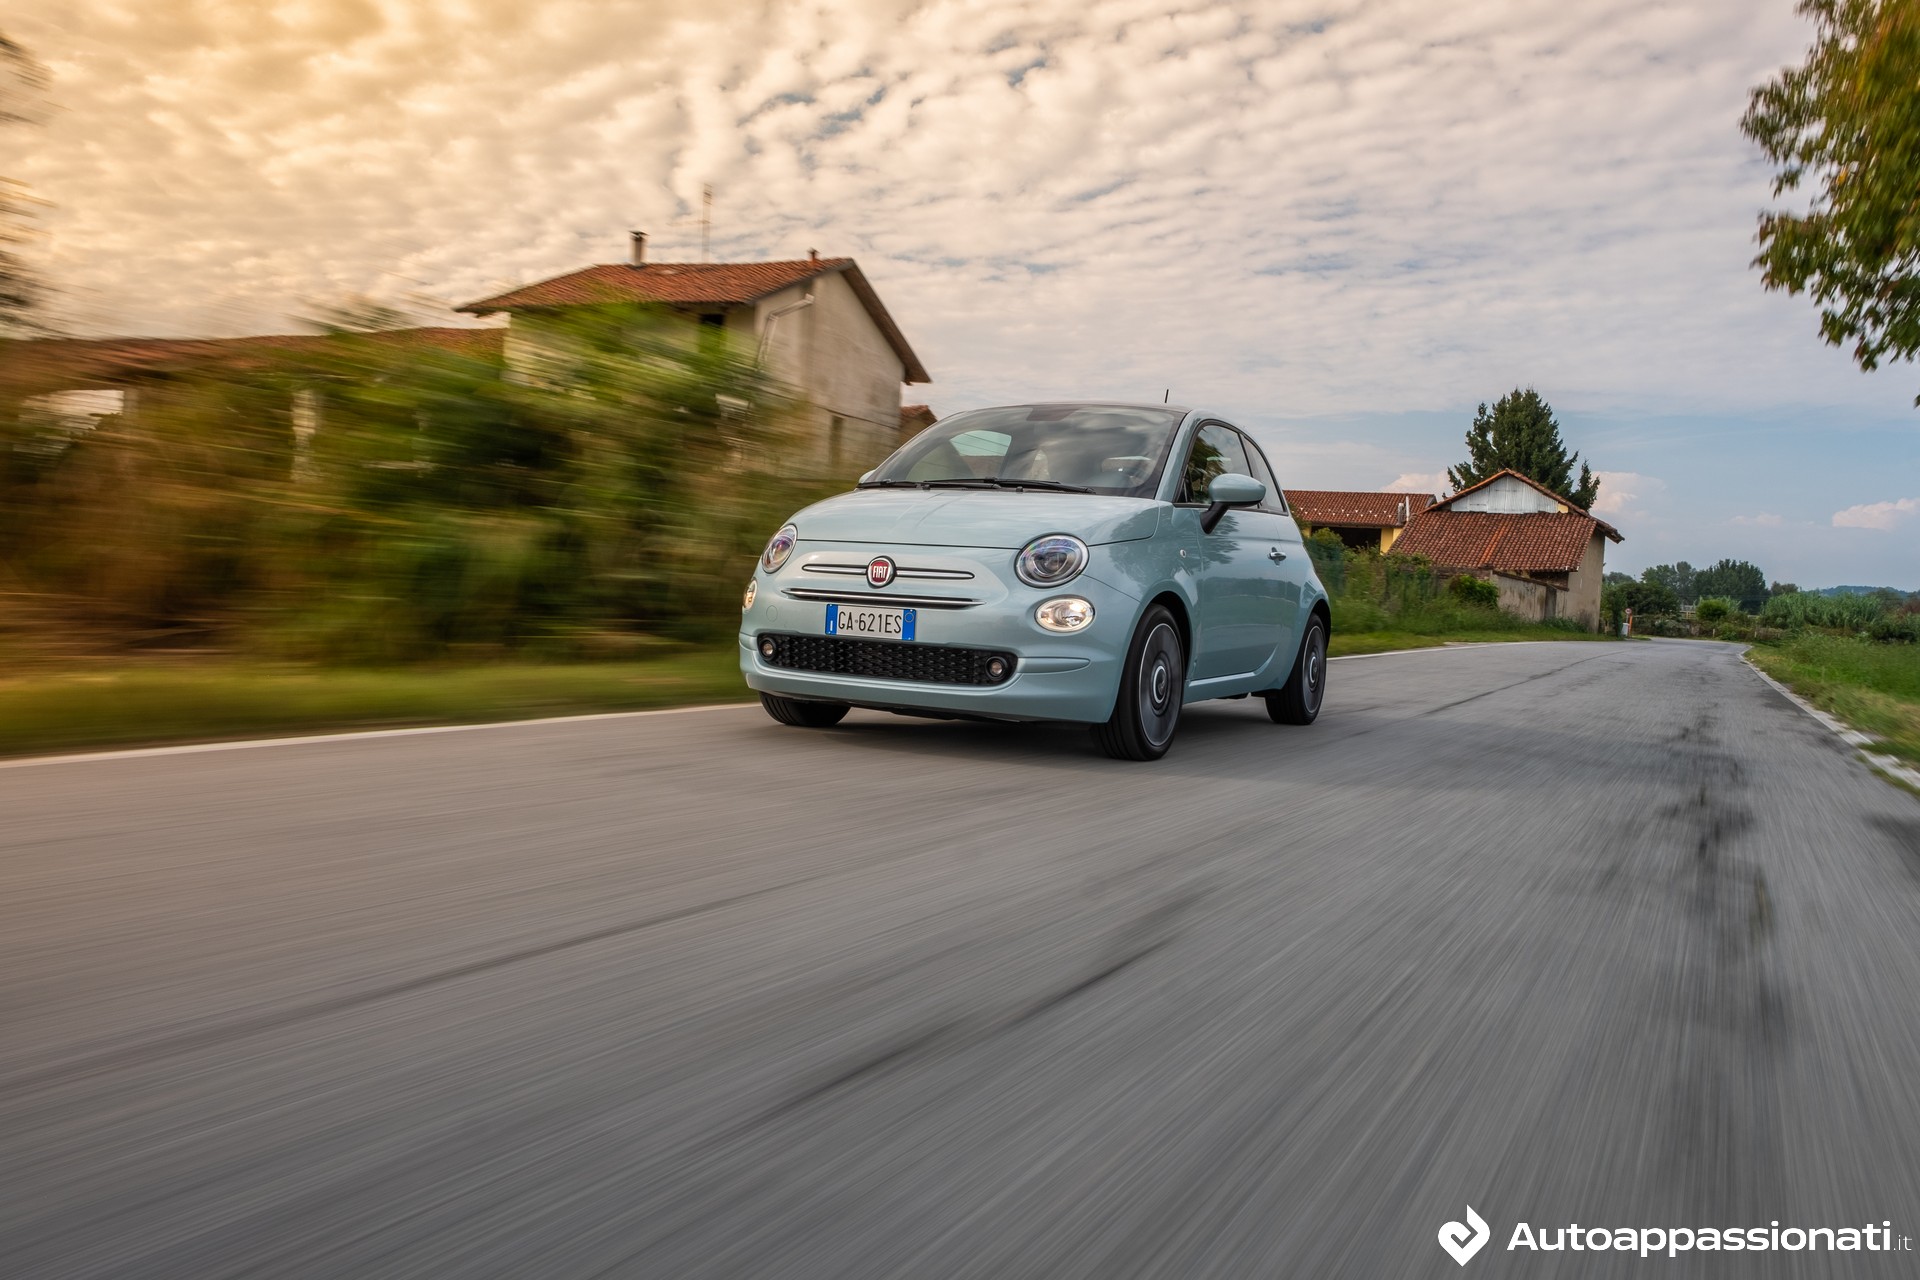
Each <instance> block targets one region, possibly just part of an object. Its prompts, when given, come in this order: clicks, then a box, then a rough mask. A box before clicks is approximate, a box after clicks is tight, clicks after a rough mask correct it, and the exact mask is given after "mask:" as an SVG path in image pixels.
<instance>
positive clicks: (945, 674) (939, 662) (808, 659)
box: [759, 635, 1014, 684]
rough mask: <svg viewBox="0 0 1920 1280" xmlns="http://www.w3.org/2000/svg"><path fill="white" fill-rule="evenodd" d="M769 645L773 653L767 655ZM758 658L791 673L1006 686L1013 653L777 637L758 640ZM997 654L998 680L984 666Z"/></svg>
mask: <svg viewBox="0 0 1920 1280" xmlns="http://www.w3.org/2000/svg"><path fill="white" fill-rule="evenodd" d="M769 645H771V646H772V647H773V652H772V653H768V652H767V647H768V646H769ZM759 646H760V660H761V661H762V662H765V663H766V664H767V665H768V666H770V667H785V668H787V669H788V670H789V671H820V672H825V673H828V674H831V675H840V676H867V677H870V678H872V679H875V680H911V681H915V682H918V683H920V684H1005V683H1006V682H1007V681H1008V680H1009V679H1011V678H1012V676H1013V668H1014V657H1013V655H1012V654H1010V653H1002V652H998V651H996V650H993V649H960V648H955V647H953V646H951V645H940V644H911V643H898V642H895V641H890V640H848V639H844V638H842V637H840V636H781V635H763V636H761V637H760V638H759ZM995 658H998V659H999V660H1000V662H1001V663H1002V664H1004V666H1003V669H1002V671H1001V673H1000V676H999V678H998V679H995V678H994V677H993V676H992V675H991V674H990V673H989V672H988V670H987V665H988V664H989V663H990V662H992V661H993V660H994V659H995Z"/></svg>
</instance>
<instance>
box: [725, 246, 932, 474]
mask: <svg viewBox="0 0 1920 1280" xmlns="http://www.w3.org/2000/svg"><path fill="white" fill-rule="evenodd" d="M809 287H810V288H811V289H812V290H813V296H814V302H813V305H812V306H810V307H807V308H805V309H803V310H800V311H794V312H789V313H788V314H787V315H785V316H782V317H781V318H780V319H779V320H778V321H777V322H776V323H775V325H774V330H773V337H772V340H771V341H770V342H769V344H768V346H767V368H768V370H769V371H770V372H772V373H773V374H774V375H775V376H776V377H778V378H780V379H781V380H783V381H785V382H788V383H790V384H791V385H793V386H794V387H795V388H797V389H798V390H799V391H800V393H801V394H802V395H803V396H805V397H806V399H807V401H808V404H809V406H810V408H809V413H810V414H811V415H812V417H813V419H814V423H813V425H814V427H815V428H816V431H815V438H816V439H818V441H819V442H820V447H819V451H818V453H817V454H816V456H815V461H816V462H818V463H819V464H820V465H821V466H822V467H824V468H826V469H827V471H828V472H829V473H830V474H833V475H836V476H844V477H845V478H847V479H851V478H852V477H854V476H857V475H859V474H860V473H861V472H862V471H865V470H867V469H868V468H869V467H871V466H873V465H874V464H875V463H876V462H878V461H880V459H882V458H884V457H886V456H887V455H888V454H889V453H891V452H893V450H894V449H895V448H896V447H897V446H898V445H899V442H900V385H901V383H902V382H903V381H904V380H905V378H906V368H905V366H903V365H902V364H901V363H900V357H899V356H898V355H896V354H895V353H894V350H893V347H892V345H891V344H890V343H888V341H887V338H886V335H885V334H883V333H881V332H880V328H879V326H878V325H876V324H874V322H873V317H872V316H871V315H869V314H868V313H867V308H866V306H865V305H864V304H863V303H862V302H861V301H860V297H859V295H858V294H856V293H855V292H854V291H853V286H851V285H849V284H848V283H847V281H846V278H845V277H844V276H843V275H842V274H841V273H839V272H837V271H836V272H832V273H830V274H827V275H823V276H816V277H815V278H814V279H812V280H810V281H807V282H805V283H803V284H799V285H795V286H794V287H792V288H790V289H783V290H782V291H781V292H779V293H776V294H774V295H772V296H771V297H767V298H763V299H761V300H760V302H759V304H758V306H757V307H756V308H755V321H754V322H755V325H756V334H757V333H758V332H761V331H764V328H765V325H766V323H767V321H768V319H769V318H770V317H772V316H773V315H774V314H775V313H776V312H778V311H779V310H780V309H781V308H782V307H787V306H791V305H792V304H794V303H796V302H798V301H800V299H801V298H802V297H804V296H805V294H806V291H807V289H808V288H809ZM757 340H758V338H757V336H756V341H757Z"/></svg>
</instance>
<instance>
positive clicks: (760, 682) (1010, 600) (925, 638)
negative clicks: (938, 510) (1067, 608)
mask: <svg viewBox="0 0 1920 1280" xmlns="http://www.w3.org/2000/svg"><path fill="white" fill-rule="evenodd" d="M792 581H793V579H791V578H790V577H789V574H788V572H785V571H783V572H782V573H780V574H775V575H771V577H769V576H768V575H766V574H764V573H762V574H761V575H760V578H759V585H758V588H757V590H756V597H755V600H754V603H753V606H752V607H751V608H750V609H748V610H747V611H746V612H745V613H744V614H743V615H742V618H741V625H740V671H741V674H742V675H744V676H745V677H746V681H747V685H748V687H749V688H752V689H754V690H756V691H758V692H761V693H775V694H781V695H784V696H786V697H792V698H813V699H820V700H824V701H830V702H846V703H851V704H853V705H854V706H860V707H873V708H878V709H881V710H889V711H893V710H900V711H931V712H937V713H941V714H946V715H956V716H969V717H978V718H981V719H988V720H1068V721H1077V722H1080V723H1086V724H1098V723H1101V722H1104V721H1105V720H1106V719H1108V717H1110V716H1111V715H1112V714H1113V700H1114V695H1115V692H1116V691H1117V690H1118V688H1119V685H1120V668H1121V664H1122V663H1123V662H1124V661H1125V658H1126V651H1127V646H1128V645H1129V644H1130V643H1131V641H1132V638H1133V627H1134V623H1135V620H1136V619H1135V615H1137V614H1138V612H1139V610H1140V603H1139V601H1138V600H1136V599H1134V598H1133V597H1132V596H1131V595H1128V594H1127V593H1125V592H1122V591H1119V590H1117V589H1115V588H1113V587H1110V586H1108V585H1107V584H1106V583H1104V582H1102V581H1100V580H1099V579H1098V578H1096V577H1094V576H1093V574H1092V572H1091V571H1089V572H1086V573H1082V574H1081V575H1080V576H1079V577H1077V578H1075V579H1074V580H1073V581H1072V582H1070V583H1068V584H1067V585H1066V586H1064V587H1060V588H1057V589H1054V590H1050V591H1041V590H1037V589H1034V588H1031V587H1027V586H1025V585H1024V584H1019V583H1005V582H1001V583H997V584H987V583H975V584H973V586H972V588H971V589H972V590H973V592H974V594H975V595H976V596H980V595H983V594H984V595H985V596H986V597H988V598H985V599H982V600H981V601H980V603H978V604H975V605H973V606H971V607H969V608H964V609H930V608H923V609H921V610H920V611H919V614H918V628H917V634H916V636H915V639H914V640H912V641H910V642H888V643H903V644H904V645H909V646H910V645H938V646H953V647H956V648H968V649H980V650H991V651H994V652H997V653H1004V654H1011V655H1013V657H1014V659H1015V662H1014V670H1013V674H1012V675H1011V676H1010V677H1008V678H1007V679H1006V680H1005V681H1004V682H1002V683H999V684H991V685H970V684H945V683H933V682H927V681H920V680H892V679H879V678H874V677H869V676H855V675H844V674H838V673H827V672H817V671H798V670H793V669H790V668H787V667H783V666H775V665H773V664H771V663H768V662H766V661H764V660H762V658H761V656H760V653H759V649H758V647H757V642H758V640H759V637H760V636H761V635H763V634H764V635H803V636H819V635H822V634H824V632H825V620H826V606H825V605H824V604H820V603H816V602H813V601H805V600H796V599H793V598H791V597H788V596H785V595H783V594H782V592H781V588H782V586H783V585H788V584H789V583H791V582H792ZM983 587H984V588H988V589H986V590H985V591H984V592H983V591H982V589H981V588H983ZM889 594H890V593H888V592H886V591H876V592H874V593H873V594H872V596H871V601H872V603H874V604H876V605H884V604H888V603H890V601H889V600H888V598H887V597H888V595H889ZM1063 595H1076V596H1080V597H1082V598H1084V599H1086V600H1089V601H1091V602H1092V603H1093V609H1094V619H1093V624H1092V625H1091V626H1089V627H1088V628H1087V629H1086V630H1085V631H1080V632H1076V633H1074V634H1072V635H1059V634H1056V633H1053V632H1050V631H1047V630H1045V629H1043V628H1042V627H1041V626H1040V624H1039V623H1037V622H1035V621H1034V620H1033V611H1034V608H1035V607H1036V606H1037V605H1039V604H1040V603H1041V602H1042V601H1045V600H1050V599H1053V598H1055V597H1057V596H1063Z"/></svg>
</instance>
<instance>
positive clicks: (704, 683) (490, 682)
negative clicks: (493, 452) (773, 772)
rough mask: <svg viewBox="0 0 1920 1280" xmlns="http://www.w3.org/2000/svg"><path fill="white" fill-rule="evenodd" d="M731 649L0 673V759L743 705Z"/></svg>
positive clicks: (745, 693) (742, 687) (735, 655)
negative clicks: (383, 665)
mask: <svg viewBox="0 0 1920 1280" xmlns="http://www.w3.org/2000/svg"><path fill="white" fill-rule="evenodd" d="M751 696H752V695H751V694H750V693H749V692H748V690H747V687H746V685H745V684H743V683H742V682H741V680H740V668H739V656H738V651H737V650H736V649H734V648H733V646H731V645H729V646H727V647H726V648H723V649H716V650H709V649H700V650H691V651H683V652H679V653H674V654H670V655H667V656H663V657H658V658H649V659H647V660H645V661H640V662H603V663H586V662H583V663H491V664H487V665H484V666H479V665H476V666H457V667H410V668H404V669H399V670H364V669H339V668H288V667H271V666H264V665H259V664H243V663H219V664H215V663H198V662H196V663H191V664H180V665H177V666H150V667H137V668H136V667H129V668H122V669H117V670H102V671H89V672H86V673H63V674H58V675H30V676H20V677H14V678H7V679H0V755H13V756H17V755H29V754H33V755H38V754H44V753H48V752H58V751H73V750H81V749H86V748H98V747H124V746H135V745H140V746H144V745H151V744H154V743H162V742H210V741H217V740H219V739H223V738H252V737H262V736H269V735H273V736H277V735H282V734H302V733H320V732H337V731H345V730H352V729H389V728H397V727H403V726H410V725H424V724H470V723H474V722H478V721H486V720H525V719H532V718H535V717H538V716H553V715H574V714H584V713H588V712H595V711H641V710H649V709H652V708H657V707H672V706H689V705H694V704H698V703H703V702H737V701H744V700H746V699H747V698H749V697H751Z"/></svg>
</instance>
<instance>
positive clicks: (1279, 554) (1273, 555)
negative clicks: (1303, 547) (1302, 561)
mask: <svg viewBox="0 0 1920 1280" xmlns="http://www.w3.org/2000/svg"><path fill="white" fill-rule="evenodd" d="M1286 558H1287V553H1286V552H1284V551H1282V550H1281V549H1280V548H1278V547H1275V548H1274V549H1273V550H1271V551H1269V552H1267V559H1269V560H1271V561H1273V562H1274V563H1275V564H1279V563H1280V562H1281V561H1282V560H1285V559H1286Z"/></svg>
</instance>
